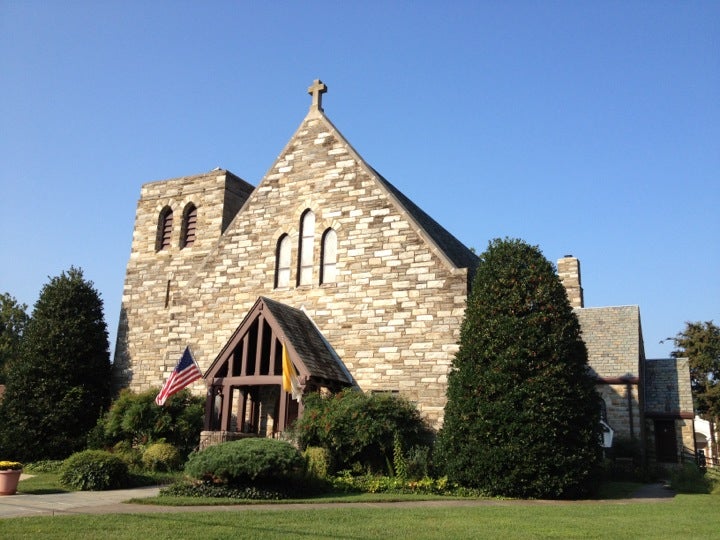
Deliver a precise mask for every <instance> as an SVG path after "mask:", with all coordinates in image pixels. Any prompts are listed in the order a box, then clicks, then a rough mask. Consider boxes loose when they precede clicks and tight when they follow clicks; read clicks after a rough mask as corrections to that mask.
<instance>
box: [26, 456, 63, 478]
mask: <svg viewBox="0 0 720 540" xmlns="http://www.w3.org/2000/svg"><path fill="white" fill-rule="evenodd" d="M63 463H64V461H63V460H61V459H44V460H42V461H34V462H32V463H29V464H28V465H26V466H25V472H27V473H51V474H57V473H59V472H60V470H61V469H62V466H63Z"/></svg>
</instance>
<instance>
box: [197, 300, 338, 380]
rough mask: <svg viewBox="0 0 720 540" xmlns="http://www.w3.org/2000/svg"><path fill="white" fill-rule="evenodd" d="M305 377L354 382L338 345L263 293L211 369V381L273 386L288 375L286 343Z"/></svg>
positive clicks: (208, 377)
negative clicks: (284, 357) (284, 363)
mask: <svg viewBox="0 0 720 540" xmlns="http://www.w3.org/2000/svg"><path fill="white" fill-rule="evenodd" d="M283 346H285V347H287V349H288V354H289V356H290V360H291V361H292V363H293V365H294V367H295V369H296V370H297V371H298V373H299V375H300V377H301V379H303V380H305V381H313V382H314V383H316V384H329V385H331V386H338V385H339V386H350V385H351V380H350V378H349V376H348V375H347V372H346V370H344V369H343V367H342V366H341V365H340V360H339V358H338V356H337V354H336V353H335V351H333V350H332V347H331V346H330V345H329V344H328V343H327V341H326V340H325V339H324V338H323V336H322V335H321V334H320V331H319V330H318V329H317V328H316V327H315V325H314V324H313V323H312V321H311V320H310V319H309V318H308V316H307V315H306V314H305V313H304V312H303V311H301V310H299V309H295V308H291V307H290V306H286V305H284V304H282V303H280V302H276V301H274V300H271V299H269V298H264V297H260V298H258V300H257V301H256V302H255V305H254V306H253V307H252V309H251V310H250V311H249V312H248V314H247V316H246V317H245V319H244V320H243V322H242V323H240V325H239V326H238V328H237V329H236V330H235V332H234V333H233V335H232V336H231V337H230V339H229V340H228V343H227V344H226V345H225V347H224V348H223V350H222V351H221V352H220V354H219V355H218V357H217V358H216V359H215V361H214V362H213V363H212V365H211V366H210V367H209V368H208V370H207V371H206V372H205V375H204V378H205V379H206V380H208V381H210V382H212V381H213V380H215V379H224V382H226V383H229V384H261V383H265V384H270V383H272V382H277V380H276V379H277V378H279V377H281V376H282V363H281V354H282V347H283Z"/></svg>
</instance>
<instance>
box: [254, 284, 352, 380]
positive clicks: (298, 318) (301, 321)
mask: <svg viewBox="0 0 720 540" xmlns="http://www.w3.org/2000/svg"><path fill="white" fill-rule="evenodd" d="M259 301H261V302H263V303H264V304H265V306H266V307H267V308H268V310H269V311H270V313H272V315H273V317H274V318H275V320H276V321H277V323H278V324H279V325H280V327H281V328H282V331H283V333H284V334H285V338H286V339H287V341H288V342H289V343H290V344H291V345H292V347H293V348H294V349H295V352H296V353H297V356H298V358H299V359H300V360H301V361H302V363H303V364H304V365H305V367H306V368H307V371H308V373H309V374H310V376H311V377H315V378H318V379H326V380H329V381H336V382H342V383H346V384H352V381H351V380H350V378H349V376H348V375H347V372H346V371H345V370H344V369H343V368H342V367H341V366H340V364H339V362H340V359H339V356H338V355H337V353H336V352H335V351H334V350H333V348H332V346H331V345H330V344H329V343H328V342H327V340H326V339H325V338H324V337H323V335H322V334H321V333H320V330H318V329H317V327H316V326H315V325H314V324H313V322H312V321H311V320H310V319H309V318H308V316H307V314H306V313H305V312H304V311H302V310H299V309H295V308H292V307H290V306H288V305H286V304H282V303H280V302H277V301H275V300H271V299H270V298H267V297H265V296H261V297H260V300H259Z"/></svg>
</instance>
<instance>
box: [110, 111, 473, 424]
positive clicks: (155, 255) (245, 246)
mask: <svg viewBox="0 0 720 540" xmlns="http://www.w3.org/2000/svg"><path fill="white" fill-rule="evenodd" d="M319 105H320V100H319V99H318V100H317V105H316V106H313V107H311V110H310V112H309V113H308V115H307V117H306V118H305V119H304V120H303V122H302V124H301V126H300V128H299V129H298V130H297V132H296V133H295V134H294V135H293V137H292V138H291V140H290V142H289V143H288V144H287V146H286V147H285V149H284V150H283V151H282V152H281V154H280V156H279V157H278V159H277V161H276V162H275V163H274V164H273V166H272V167H271V169H270V171H269V172H268V174H267V175H266V176H265V178H263V180H262V181H261V182H260V184H259V185H258V187H257V188H256V189H254V191H252V193H251V194H249V196H247V195H248V189H247V185H246V184H245V183H244V182H242V181H241V180H239V179H237V178H236V177H232V176H231V175H230V173H227V172H225V171H218V172H211V173H208V174H207V175H199V176H196V177H189V178H181V179H177V180H168V181H165V182H157V183H153V184H148V185H146V186H143V191H142V194H141V199H140V202H139V204H138V211H137V218H136V226H135V232H134V235H133V249H132V253H131V257H130V262H129V264H128V273H127V278H126V284H125V291H124V295H123V308H122V309H123V316H122V320H121V327H120V332H119V338H118V339H119V344H118V347H117V351H118V352H117V355H116V360H115V361H116V365H117V366H118V367H119V368H120V369H119V370H118V378H119V381H120V382H121V383H122V382H123V381H125V382H126V383H127V384H129V385H130V387H131V388H132V389H134V390H144V389H147V388H150V387H159V386H161V385H162V383H163V382H164V381H165V379H166V378H167V376H168V374H169V372H170V371H171V370H172V368H173V367H174V365H175V362H176V361H177V358H179V356H180V353H181V352H182V350H183V348H184V347H185V345H187V344H189V345H190V346H191V348H192V350H193V353H194V355H195V358H196V360H197V361H198V364H199V365H200V368H201V369H203V370H205V369H206V368H207V367H208V366H209V365H210V364H211V363H212V361H213V360H214V359H215V357H216V356H217V355H218V353H219V352H220V350H221V349H222V347H223V346H224V345H225V343H226V342H227V340H228V338H229V336H230V335H231V334H232V332H233V331H234V330H235V329H236V328H237V326H238V325H239V323H240V322H241V321H242V320H243V318H244V317H245V314H246V313H247V312H248V310H249V309H250V308H251V307H252V305H253V304H254V302H255V301H256V300H257V298H258V297H259V296H261V295H262V296H267V297H270V298H273V299H275V300H277V301H280V302H283V303H285V304H287V305H289V306H293V307H298V308H299V307H304V309H305V310H306V312H307V313H308V315H309V316H310V317H311V318H312V320H313V321H314V322H315V323H316V325H317V326H318V327H319V328H320V330H321V331H322V333H323V335H324V336H325V337H326V339H327V340H328V342H329V343H330V344H331V345H332V346H333V348H334V349H335V351H336V352H337V353H338V355H339V356H340V357H341V358H342V360H343V362H344V363H345V366H346V367H347V369H348V370H349V371H350V373H351V374H352V376H353V377H354V379H355V382H356V383H357V385H358V386H359V387H360V388H361V389H363V390H365V391H373V390H378V391H396V390H399V391H400V392H401V393H402V394H403V395H405V396H406V397H407V398H408V399H410V400H412V401H414V402H416V403H417V404H418V406H419V408H420V410H421V412H422V413H423V414H424V415H425V416H426V417H427V418H428V419H429V420H430V421H431V422H433V423H434V424H436V425H439V423H440V419H441V417H442V412H443V408H444V405H445V386H446V381H447V373H448V370H449V368H450V365H451V363H452V360H453V357H454V354H455V352H456V350H457V342H458V338H459V329H460V323H461V321H462V317H463V313H464V308H465V300H466V298H467V292H468V269H467V268H461V267H458V266H457V265H456V264H454V263H453V261H452V260H451V258H450V257H449V256H448V255H447V254H446V253H445V251H444V250H443V246H440V245H438V244H437V242H436V241H435V240H434V238H433V237H432V236H431V234H429V233H428V232H427V231H426V230H425V229H424V228H423V227H422V226H421V224H420V223H418V221H417V219H416V218H415V216H414V215H412V214H411V213H409V212H408V211H407V209H406V207H405V206H403V204H401V203H400V201H399V199H398V198H397V196H396V194H395V191H394V190H393V189H392V188H391V187H389V186H388V184H387V181H385V180H384V179H382V178H381V177H379V176H378V175H377V173H376V172H375V171H374V170H373V169H372V168H371V167H369V166H368V165H367V164H366V163H365V162H364V161H363V160H362V158H361V157H360V156H359V155H358V154H357V153H356V152H355V151H354V149H353V148H352V147H351V146H350V144H349V143H348V142H347V141H346V140H345V139H344V138H343V136H342V135H341V134H340V133H339V132H338V130H337V129H336V128H335V127H334V126H333V125H332V124H331V122H330V121H329V120H328V119H327V117H326V116H325V115H324V114H323V113H322V109H321V108H320V106H319ZM229 178H230V179H233V182H232V185H230V183H229V182H228V180H227V179H229ZM220 179H225V180H224V181H221V180H220ZM218 184H219V186H220V187H216V186H218ZM228 193H232V194H233V196H229V194H228ZM243 197H246V200H244V203H243V206H242V209H241V210H240V211H239V212H238V213H237V215H236V216H235V218H234V219H233V221H232V222H231V223H230V224H229V225H227V227H226V228H223V226H222V225H221V223H220V216H223V215H225V216H227V215H230V214H232V213H233V212H234V210H235V209H236V208H237V207H238V206H239V204H241V203H242V201H243ZM190 201H191V202H193V203H194V204H195V205H196V206H197V209H198V236H197V237H198V241H197V243H196V245H195V246H192V247H191V248H189V249H188V251H187V253H185V250H180V249H178V248H173V249H171V250H169V251H168V252H163V251H160V252H156V250H155V238H156V235H157V228H158V214H159V212H161V210H162V209H163V208H164V207H165V206H166V205H170V206H172V207H173V209H174V210H175V211H176V212H177V213H178V214H179V213H180V212H179V211H180V210H181V209H182V207H183V205H185V204H187V202H190ZM228 203H230V206H231V209H230V210H228V209H227V206H228ZM176 209H177V210H176ZM308 209H309V210H312V212H314V214H315V216H316V227H315V242H314V246H315V247H314V254H313V261H316V262H317V261H319V260H320V245H319V239H320V236H321V234H322V232H323V231H324V230H326V229H327V228H329V227H332V228H333V229H334V230H335V231H336V233H337V237H338V242H337V278H336V282H335V283H329V284H323V285H320V284H319V280H318V277H317V276H318V269H317V266H316V267H315V268H314V269H313V271H314V276H313V284H312V285H303V286H298V285H296V283H297V281H296V278H297V273H296V272H297V265H296V261H297V252H298V245H299V237H298V235H299V223H300V218H301V215H302V214H303V212H305V211H306V210H308ZM178 226H179V225H178ZM283 234H288V235H289V236H290V238H291V245H292V246H293V250H292V257H293V269H292V276H291V280H290V283H291V286H289V287H284V288H274V272H275V258H276V246H277V243H278V239H279V238H280V237H281V235H283ZM201 239H202V240H201ZM174 245H175V244H174ZM168 290H169V294H166V293H167V291H168ZM168 299H169V301H168ZM193 389H194V391H196V392H198V393H200V392H203V391H204V388H203V385H202V383H200V382H199V383H196V384H195V385H194V386H193Z"/></svg>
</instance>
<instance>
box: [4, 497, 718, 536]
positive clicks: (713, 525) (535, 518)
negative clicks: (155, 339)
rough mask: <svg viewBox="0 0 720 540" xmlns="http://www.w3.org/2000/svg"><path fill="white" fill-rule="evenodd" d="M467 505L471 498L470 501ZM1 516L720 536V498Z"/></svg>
mask: <svg viewBox="0 0 720 540" xmlns="http://www.w3.org/2000/svg"><path fill="white" fill-rule="evenodd" d="M461 504H467V501H466V502H465V503H461ZM198 510H199V509H198V508H194V509H193V511H186V512H183V511H182V510H179V509H177V508H176V509H175V511H174V512H172V513H148V514H114V515H78V516H55V517H34V518H13V519H3V520H0V538H3V539H13V538H43V539H45V538H49V539H52V538H62V539H65V538H132V539H137V538H142V539H143V540H145V539H148V540H150V539H155V538H183V539H185V538H188V539H192V538H202V539H212V538H229V537H234V538H291V537H296V538H297V537H300V538H352V539H363V538H412V539H414V540H415V539H423V538H672V539H677V538H718V536H719V532H720V512H718V510H720V496H718V495H678V496H676V497H675V498H673V499H664V500H659V501H657V502H649V503H646V502H642V503H638V502H630V503H628V502H624V501H623V502H620V501H612V500H603V501H580V502H565V503H547V502H535V503H534V502H523V501H490V502H489V503H488V504H487V505H483V506H460V505H458V506H457V507H433V506H417V507H412V508H407V507H401V506H399V505H398V506H395V507H392V506H391V507H387V506H377V507H372V506H368V505H362V506H356V505H345V504H337V505H333V506H332V507H330V508H313V509H310V510H308V509H307V507H304V506H303V507H297V508H292V507H290V509H288V508H287V507H282V509H280V507H278V509H277V510H268V509H254V508H253V507H252V506H244V507H242V509H241V510H227V509H223V510H219V511H204V510H200V511H198Z"/></svg>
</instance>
